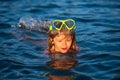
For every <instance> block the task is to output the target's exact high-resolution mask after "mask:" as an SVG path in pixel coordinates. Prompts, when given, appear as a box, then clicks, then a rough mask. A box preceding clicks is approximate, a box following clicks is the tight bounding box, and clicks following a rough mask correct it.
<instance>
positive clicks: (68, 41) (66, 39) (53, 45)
mask: <svg viewBox="0 0 120 80" xmlns="http://www.w3.org/2000/svg"><path fill="white" fill-rule="evenodd" d="M75 27H76V26H75V22H74V21H73V20H72V19H68V20H55V21H53V22H52V24H51V26H50V32H49V34H48V50H49V51H50V52H51V53H54V52H61V53H67V52H74V51H75V50H76V49H77V45H76V38H75V32H74V30H73V29H74V28H75Z"/></svg>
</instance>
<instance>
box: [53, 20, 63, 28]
mask: <svg viewBox="0 0 120 80" xmlns="http://www.w3.org/2000/svg"><path fill="white" fill-rule="evenodd" d="M61 25H62V22H60V21H56V22H54V26H55V27H56V28H59V29H60V27H61Z"/></svg>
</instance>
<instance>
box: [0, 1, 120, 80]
mask: <svg viewBox="0 0 120 80" xmlns="http://www.w3.org/2000/svg"><path fill="white" fill-rule="evenodd" d="M0 4H1V5H0V80H49V79H50V78H54V79H57V80H58V79H60V80H63V79H66V80H67V79H68V80H70V79H73V80H120V61H119V60H120V35H119V34H120V26H119V25H120V8H119V7H120V0H94V1H91V0H75V1H73V0H60V1H57V0H46V1H45V0H39V1H38V0H25V1H24V0H10V1H9V0H0ZM23 16H33V17H36V18H38V19H39V18H43V19H48V20H54V19H68V18H72V19H74V20H75V21H76V25H77V29H76V36H77V44H78V46H79V48H80V52H79V53H78V54H77V64H76V66H75V67H73V68H72V69H71V70H67V71H66V70H65V71H59V70H53V69H48V68H47V66H46V63H47V62H49V61H50V58H49V57H48V55H46V54H44V50H45V49H46V47H47V46H46V38H47V33H45V32H39V31H38V32H36V31H30V30H21V29H16V28H14V27H11V26H12V25H15V24H18V22H19V19H20V18H21V17H23ZM63 73H64V74H63ZM68 73H69V74H68ZM61 74H63V75H61ZM46 75H50V76H46Z"/></svg>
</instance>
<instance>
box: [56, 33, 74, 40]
mask: <svg viewBox="0 0 120 80" xmlns="http://www.w3.org/2000/svg"><path fill="white" fill-rule="evenodd" d="M71 37H72V36H71V35H65V34H63V33H60V34H58V35H56V36H55V37H54V39H57V40H58V39H65V38H71Z"/></svg>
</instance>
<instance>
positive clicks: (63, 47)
mask: <svg viewBox="0 0 120 80" xmlns="http://www.w3.org/2000/svg"><path fill="white" fill-rule="evenodd" d="M53 42H54V48H55V51H58V52H61V53H66V52H67V51H68V50H69V49H70V47H71V44H72V37H71V36H65V35H64V34H59V35H57V36H56V37H54V39H53Z"/></svg>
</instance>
